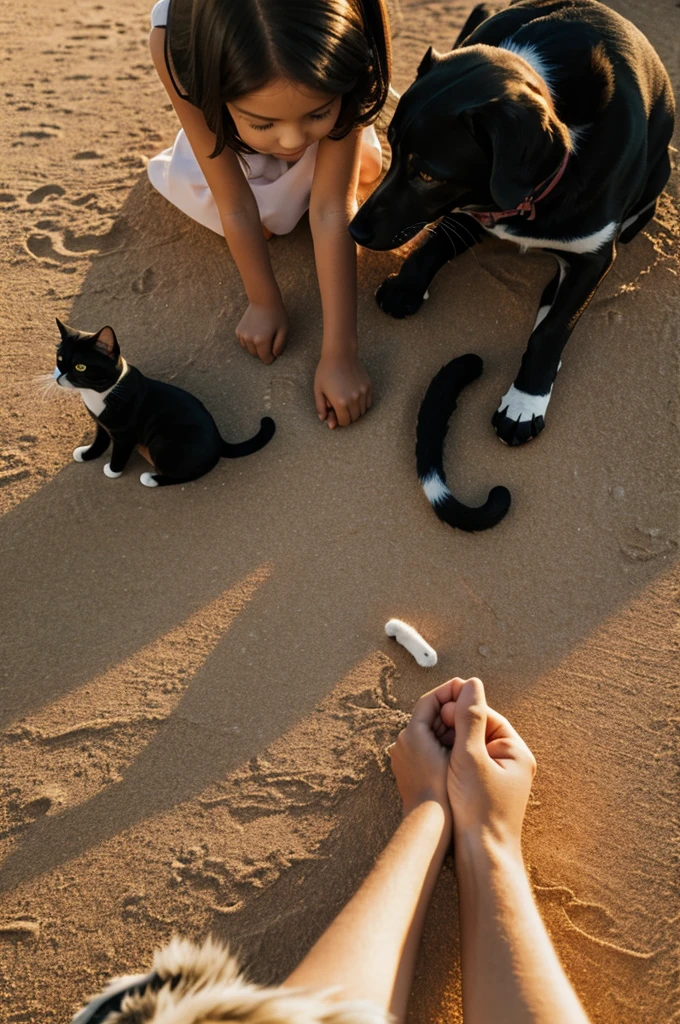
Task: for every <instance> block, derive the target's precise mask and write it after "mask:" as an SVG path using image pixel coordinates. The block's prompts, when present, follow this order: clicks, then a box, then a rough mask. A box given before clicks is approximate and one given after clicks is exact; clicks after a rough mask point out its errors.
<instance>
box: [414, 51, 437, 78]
mask: <svg viewBox="0 0 680 1024" xmlns="http://www.w3.org/2000/svg"><path fill="white" fill-rule="evenodd" d="M440 57H441V54H440V53H438V52H437V51H436V50H435V48H434V46H431V47H430V49H429V50H428V51H427V53H426V54H425V56H424V57H423V59H422V60H421V62H420V64H419V65H418V71H417V73H416V78H422V77H423V75H426V74H427V73H428V71H431V70H432V68H433V67H434V66H435V64H436V63H437V61H438V60H439V59H440Z"/></svg>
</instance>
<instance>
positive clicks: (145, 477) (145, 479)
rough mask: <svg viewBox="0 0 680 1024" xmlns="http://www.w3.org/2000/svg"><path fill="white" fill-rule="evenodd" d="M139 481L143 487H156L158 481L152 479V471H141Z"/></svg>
mask: <svg viewBox="0 0 680 1024" xmlns="http://www.w3.org/2000/svg"><path fill="white" fill-rule="evenodd" d="M139 482H140V483H142V484H144V486H145V487H158V481H157V480H154V478H153V473H142V475H141V476H140V478H139Z"/></svg>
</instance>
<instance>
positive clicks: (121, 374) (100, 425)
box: [54, 320, 275, 487]
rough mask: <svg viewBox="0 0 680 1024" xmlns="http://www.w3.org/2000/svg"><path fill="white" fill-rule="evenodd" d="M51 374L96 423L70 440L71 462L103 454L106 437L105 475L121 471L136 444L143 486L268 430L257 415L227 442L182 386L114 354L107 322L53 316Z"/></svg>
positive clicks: (193, 474) (254, 444) (170, 478)
mask: <svg viewBox="0 0 680 1024" xmlns="http://www.w3.org/2000/svg"><path fill="white" fill-rule="evenodd" d="M57 324H58V325H59V331H60V332H61V344H60V345H59V346H58V348H57V365H56V368H55V371H54V379H55V380H56V382H57V384H58V385H59V386H60V387H62V388H72V389H76V390H78V391H79V392H80V396H81V398H82V400H83V402H84V403H85V405H86V406H87V410H88V412H89V413H90V415H91V416H92V418H93V420H94V421H95V423H96V424H97V433H96V435H95V439H94V441H93V442H92V444H91V445H84V446H83V447H81V448H76V450H75V451H74V453H73V458H74V459H75V460H76V462H89V461H90V460H91V459H97V458H99V456H100V455H103V454H104V452H105V451H106V449H107V448H108V447H109V444H110V443H111V442H113V451H112V453H111V461H110V462H107V463H106V465H105V466H104V472H105V473H106V475H107V476H108V477H111V478H115V477H118V476H120V475H121V473H122V472H123V470H124V469H125V466H126V463H127V461H128V459H129V458H130V456H131V454H132V452H133V451H134V449H135V448H137V449H138V450H139V451H140V452H141V453H142V455H144V457H145V458H146V459H147V460H148V461H149V462H150V463H151V465H152V466H153V468H154V470H155V472H153V473H142V475H141V477H140V478H139V479H140V480H141V482H142V483H143V484H144V486H145V487H167V486H169V485H170V484H183V483H188V481H189V480H196V479H197V478H198V477H199V476H203V474H204V473H208V472H209V471H210V470H211V469H213V468H214V467H215V466H216V465H217V463H218V462H219V460H220V459H222V458H224V459H238V458H240V457H241V456H242V455H250V454H251V453H252V452H256V451H259V449H260V448H264V446H265V445H266V444H267V442H268V441H270V440H271V439H272V437H273V435H274V429H275V427H274V421H273V420H272V419H270V418H269V417H268V416H265V417H264V418H263V419H262V420H261V421H260V429H259V431H258V433H257V434H256V435H255V437H252V438H251V439H250V440H249V441H241V442H240V443H239V444H228V443H227V442H226V441H223V440H222V438H221V437H220V433H219V430H218V429H217V424H216V423H215V421H214V419H213V418H212V416H211V415H210V413H209V412H208V410H207V409H206V408H205V406H203V405H202V404H201V402H199V400H198V399H197V398H194V396H193V395H190V394H189V392H188V391H183V390H182V389H181V388H176V387H174V386H173V385H172V384H164V383H163V382H162V381H160V380H153V379H152V378H151V377H145V376H144V374H143V373H140V371H139V370H137V369H136V368H135V367H134V366H130V365H129V364H128V363H126V361H125V360H124V359H123V357H122V356H121V354H120V348H119V346H118V341H117V339H116V335H115V333H114V331H113V328H111V327H102V329H101V330H100V331H97V333H96V334H84V333H83V332H82V331H76V330H74V329H73V328H72V327H67V326H66V324H62V323H61V321H60V320H57Z"/></svg>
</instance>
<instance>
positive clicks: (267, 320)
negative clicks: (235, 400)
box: [236, 302, 288, 366]
mask: <svg viewBox="0 0 680 1024" xmlns="http://www.w3.org/2000/svg"><path fill="white" fill-rule="evenodd" d="M287 334H288V314H287V313H286V309H285V306H284V305H283V303H282V302H280V303H277V304H274V305H271V306H260V305H256V304H255V303H254V302H251V303H250V305H249V306H248V308H247V310H246V311H245V313H244V314H243V316H242V317H241V320H240V323H239V325H238V327H237V328H236V337H237V338H238V340H239V342H240V344H241V348H244V349H246V350H247V351H248V352H250V354H251V356H257V357H258V358H259V359H261V360H262V362H263V363H264V364H265V365H266V366H269V364H270V363H273V362H274V360H275V359H276V357H277V356H280V355H281V353H282V352H283V350H284V348H285V347H286V335H287Z"/></svg>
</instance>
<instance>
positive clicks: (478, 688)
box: [440, 679, 536, 850]
mask: <svg viewBox="0 0 680 1024" xmlns="http://www.w3.org/2000/svg"><path fill="white" fill-rule="evenodd" d="M447 685H449V686H450V687H451V691H452V699H451V700H450V702H448V701H447V702H446V703H444V704H443V706H442V708H441V710H440V719H441V722H442V724H443V726H444V727H445V728H446V729H447V730H449V732H448V735H452V736H455V739H454V742H453V750H452V751H451V760H450V763H449V771H448V779H447V788H448V795H449V800H450V802H451V809H452V811H453V821H454V829H455V833H456V836H457V837H458V838H460V839H468V840H472V841H475V840H477V839H484V838H485V837H489V838H492V839H495V840H497V841H500V843H501V844H503V845H505V846H509V847H510V848H512V849H516V850H519V846H520V837H521V832H522V822H523V820H524V812H525V811H526V807H527V803H528V801H529V792H530V790H531V783H532V782H533V778H534V774H535V772H536V761H535V759H534V756H533V754H532V753H531V751H530V750H529V748H528V747H527V745H526V743H525V742H524V740H523V739H522V738H521V736H519V735H518V734H517V732H516V731H515V730H514V729H513V727H512V726H511V725H510V723H509V722H508V720H507V718H503V716H502V715H499V714H498V712H497V711H494V710H493V708H490V707H489V705H488V704H487V703H486V697H485V694H484V686H483V684H482V682H481V680H479V679H467V680H462V679H452V680H450V682H449V683H448V684H447Z"/></svg>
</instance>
